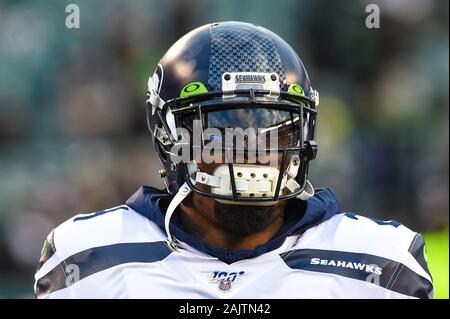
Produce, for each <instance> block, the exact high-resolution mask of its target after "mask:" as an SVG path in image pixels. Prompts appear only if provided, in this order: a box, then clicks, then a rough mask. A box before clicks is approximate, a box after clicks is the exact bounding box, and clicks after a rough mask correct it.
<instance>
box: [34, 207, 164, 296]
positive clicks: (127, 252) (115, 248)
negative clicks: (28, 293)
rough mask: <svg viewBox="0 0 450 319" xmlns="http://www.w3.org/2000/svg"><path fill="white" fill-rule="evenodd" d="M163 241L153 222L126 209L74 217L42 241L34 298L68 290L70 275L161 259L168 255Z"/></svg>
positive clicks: (84, 274)
mask: <svg viewBox="0 0 450 319" xmlns="http://www.w3.org/2000/svg"><path fill="white" fill-rule="evenodd" d="M164 240H165V235H164V233H163V231H162V230H161V229H160V228H159V227H158V226H157V225H156V224H155V223H154V222H152V221H150V220H149V219H147V218H146V217H144V216H142V215H140V214H139V213H137V212H135V211H134V210H133V209H131V208H130V207H128V206H126V205H121V206H117V207H113V208H110V209H106V210H101V211H97V212H94V213H90V214H78V215H75V216H73V217H72V218H70V219H68V220H67V221H65V222H63V223H62V224H60V225H59V226H58V227H56V228H55V229H53V230H52V231H51V232H50V234H49V235H48V236H47V238H46V240H45V241H44V246H43V248H42V251H41V257H40V260H39V264H38V268H37V271H36V274H35V286H34V289H35V294H36V296H38V297H41V296H45V295H48V294H49V293H51V292H53V291H56V290H58V289H62V288H64V287H68V286H70V284H71V283H70V282H68V281H71V280H72V281H74V280H75V281H76V278H72V277H71V273H73V272H74V271H78V272H79V271H81V272H82V274H80V275H81V276H86V275H88V274H89V273H90V272H92V271H91V270H93V269H95V270H96V271H98V270H101V269H106V268H108V267H111V266H114V264H117V263H121V262H123V260H122V259H123V258H132V259H133V258H137V260H139V259H142V258H146V259H148V258H158V259H159V258H164V257H165V256H166V255H167V254H168V252H167V251H168V249H166V246H165V244H164V243H163V241H164ZM144 251H145V255H142V254H141V252H144ZM136 254H139V256H135V255H136ZM101 256H103V257H107V258H102V257H101ZM114 256H116V257H117V258H115V257H114ZM106 260H107V261H108V262H109V264H108V263H107V262H106ZM74 265H76V267H72V266H74ZM71 267H72V268H74V269H72V268H71ZM75 268H77V269H75Z"/></svg>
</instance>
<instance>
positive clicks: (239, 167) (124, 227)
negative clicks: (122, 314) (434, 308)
mask: <svg viewBox="0 0 450 319" xmlns="http://www.w3.org/2000/svg"><path fill="white" fill-rule="evenodd" d="M318 105H319V94H318V92H317V91H316V90H315V89H313V87H312V86H311V83H310V80H309V77H308V74H307V72H306V71H305V68H304V66H303V64H302V62H301V60H300V59H299V57H298V56H297V54H296V53H295V51H294V50H293V49H292V48H291V47H290V46H289V45H288V44H287V43H286V42H285V41H284V40H283V39H282V38H280V37H279V36H277V35H276V34H274V33H272V32H271V31H269V30H267V29H265V28H263V27H260V26H257V25H253V24H248V23H241V22H221V23H213V24H208V25H204V26H202V27H199V28H197V29H195V30H193V31H191V32H190V33H188V34H187V35H185V36H184V37H182V38H181V39H180V40H178V41H177V42H176V43H175V44H174V45H173V46H172V47H171V48H170V49H169V50H168V52H167V53H166V54H165V55H164V56H163V57H162V59H161V61H160V63H159V64H158V65H157V67H156V70H155V71H154V73H153V74H152V75H151V76H150V77H149V80H148V93H147V100H146V106H147V123H148V126H149V129H150V132H151V137H152V139H153V142H154V146H155V150H156V152H157V154H158V156H159V159H160V161H161V164H162V167H163V168H162V169H161V170H160V172H159V173H160V175H161V177H162V178H163V179H164V182H165V185H166V189H165V190H164V191H162V190H158V189H156V188H153V187H149V186H143V187H141V188H140V189H139V190H138V191H137V192H136V193H135V194H134V195H132V196H131V197H130V198H129V199H128V200H127V201H126V202H125V203H124V204H123V205H121V206H118V207H115V208H111V209H107V210H103V211H98V212H95V213H91V214H81V215H77V216H75V217H73V218H71V219H69V220H68V221H66V222H64V223H63V224H61V225H60V226H58V227H57V228H55V229H54V230H53V231H52V232H51V233H50V234H49V236H48V237H47V240H46V241H45V244H44V247H43V250H42V256H41V259H40V263H39V267H38V270H37V272H36V275H35V287H34V288H35V293H36V295H37V297H38V298H432V297H433V283H432V278H431V275H430V272H429V271H428V268H427V262H426V255H425V244H424V241H423V238H422V236H421V235H420V234H418V233H416V232H414V231H412V230H410V229H408V228H407V227H405V226H403V225H401V224H399V223H397V222H395V221H379V220H375V219H371V218H367V217H363V216H361V215H359V214H355V213H353V212H345V211H342V210H341V209H340V207H339V204H338V202H337V200H336V198H335V196H334V194H333V192H332V191H331V190H330V189H329V188H314V187H313V186H312V185H311V183H310V182H309V180H308V167H309V162H310V161H311V160H313V159H314V158H315V157H316V154H317V143H316V125H317V112H318ZM323 107H326V105H324V106H323Z"/></svg>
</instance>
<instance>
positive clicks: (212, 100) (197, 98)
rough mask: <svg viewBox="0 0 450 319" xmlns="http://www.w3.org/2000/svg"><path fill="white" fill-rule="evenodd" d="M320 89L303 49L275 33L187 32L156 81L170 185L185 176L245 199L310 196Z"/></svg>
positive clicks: (155, 111)
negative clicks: (313, 83) (301, 52)
mask: <svg viewBox="0 0 450 319" xmlns="http://www.w3.org/2000/svg"><path fill="white" fill-rule="evenodd" d="M318 97H319V96H318V92H317V91H315V90H313V89H312V87H311V84H310V80H309V77H308V74H307V73H306V70H305V68H304V66H303V64H302V62H301V60H300V58H299V57H298V55H297V54H296V53H295V51H294V50H293V49H292V48H291V47H290V46H289V45H288V44H287V43H286V42H285V41H284V40H283V39H282V38H280V37H279V36H277V35H276V34H274V33H273V32H271V31H269V30H267V29H265V28H263V27H260V26H257V25H254V24H249V23H242V22H220V23H213V24H208V25H204V26H201V27H199V28H197V29H195V30H193V31H191V32H189V33H188V34H186V35H185V36H183V37H182V38H181V39H179V40H178V41H177V42H176V43H175V44H174V45H173V46H172V47H171V48H170V49H169V50H168V51H167V53H166V54H165V55H164V56H163V57H162V59H161V60H160V62H159V64H158V66H157V67H156V70H155V72H154V73H153V75H152V76H151V77H150V78H149V81H148V92H147V101H146V105H147V122H148V126H149V129H150V132H151V134H152V137H153V141H154V146H155V149H156V152H157V154H158V156H159V159H160V161H161V163H162V165H163V169H162V170H160V174H161V176H162V177H163V178H164V180H165V183H166V186H167V189H168V191H169V192H170V193H172V194H176V193H177V192H178V191H179V189H180V187H181V186H182V185H184V184H185V185H186V186H187V187H189V189H190V190H192V191H195V192H197V193H199V194H202V195H204V196H209V197H213V198H215V199H216V200H218V201H219V202H221V201H222V202H226V203H239V204H244V205H245V204H247V205H270V204H273V203H275V202H277V201H278V200H282V199H288V198H293V197H300V198H301V199H305V198H306V197H307V196H311V193H313V188H312V185H311V184H310V183H309V182H308V180H307V175H308V165H309V161H310V160H312V159H314V158H315V156H316V153H317V144H316V142H315V134H316V114H317V113H316V107H317V105H318ZM236 128H239V129H236ZM230 130H234V131H233V134H235V135H234V137H233V138H231V139H228V138H227V136H226V134H227V132H231V131H230ZM236 132H237V133H236ZM272 133H273V136H272V135H270V134H272ZM275 133H276V134H275ZM236 134H237V135H239V134H240V135H242V136H237V135H236ZM268 135H270V137H269V136H268ZM224 136H225V138H224ZM251 137H255V138H256V141H257V142H256V144H255V143H253V144H252V142H251ZM263 142H264V143H263ZM273 142H276V143H273ZM267 143H269V144H270V145H267ZM211 145H212V146H213V147H212V146H211ZM252 145H253V146H256V147H254V148H256V156H255V157H256V158H253V157H252V156H251V155H252V154H250V153H251V152H250V151H251V146H252ZM261 145H262V146H261ZM273 145H275V146H273ZM205 154H207V155H211V156H212V157H213V158H214V160H215V161H214V162H211V160H209V161H208V160H205V156H204V155H205ZM253 155H254V154H253ZM263 155H264V156H266V157H265V160H263V159H262V158H263ZM252 158H253V161H252ZM269 158H270V159H271V160H270V161H269V160H268V159H269ZM239 159H240V161H239ZM273 159H276V161H275V162H274V161H272V160H273ZM274 163H275V164H274ZM190 190H189V191H190Z"/></svg>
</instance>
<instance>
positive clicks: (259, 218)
mask: <svg viewBox="0 0 450 319" xmlns="http://www.w3.org/2000/svg"><path fill="white" fill-rule="evenodd" d="M278 210H279V208H278V207H276V206H246V205H226V204H222V203H219V202H216V203H215V205H214V217H215V218H216V220H217V221H218V222H219V225H220V227H222V228H223V229H225V230H227V231H228V232H230V233H234V234H237V235H251V234H255V233H258V232H261V231H263V230H265V229H267V228H268V227H269V226H270V225H271V224H272V223H273V222H274V221H275V219H276V218H277V217H278V215H279V212H278Z"/></svg>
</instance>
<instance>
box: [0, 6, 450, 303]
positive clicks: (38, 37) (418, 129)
mask: <svg viewBox="0 0 450 319" xmlns="http://www.w3.org/2000/svg"><path fill="white" fill-rule="evenodd" d="M69 3H75V4H78V5H79V8H80V11H81V12H80V14H81V28H80V29H67V28H66V27H65V19H66V16H67V14H66V13H65V7H66V5H68V4H69ZM369 3H376V4H378V5H379V7H380V12H381V28H380V29H367V28H366V27H365V24H364V21H365V17H366V16H367V13H365V7H366V5H367V4H369ZM448 6H449V2H448V1H447V0H441V1H438V0H436V1H433V0H378V1H375V0H370V1H366V0H355V1H351V2H350V1H346V0H339V1H324V0H316V1H298V0H295V1H294V0H290V1H288V0H277V1H261V0H249V1H241V0H227V1H207V0H186V1H158V0H153V1H140V0H131V1H125V0H123V1H116V0H110V1H87V0H73V1H59V0H54V1H25V0H22V1H20V0H10V1H7V0H0V298H29V297H33V293H32V286H33V273H34V270H35V267H36V264H37V260H38V257H39V252H40V248H41V245H42V242H43V240H44V238H45V236H46V235H47V233H48V232H49V231H50V230H51V229H52V228H53V227H54V226H56V225H58V224H59V223H61V222H62V221H64V220H66V219H67V218H69V217H71V216H72V215H74V214H76V213H88V212H92V211H96V210H101V209H105V208H109V207H112V206H115V205H119V204H121V203H123V202H124V200H126V199H127V198H128V197H129V196H130V195H131V194H132V193H133V192H134V191H135V190H136V189H137V188H138V187H139V186H140V185H142V184H147V185H148V184H150V185H157V186H161V187H162V183H161V181H160V180H159V178H158V177H157V174H156V172H157V170H158V168H159V165H158V162H157V161H156V158H155V156H154V154H153V151H152V144H151V140H150V138H149V135H148V134H147V129H146V122H145V116H144V114H145V113H144V112H145V110H144V100H145V93H146V82H147V77H148V75H149V74H151V73H152V72H153V70H154V67H155V65H156V63H157V61H158V60H159V58H160V57H161V55H162V54H163V53H164V52H165V50H167V48H168V47H169V46H170V45H171V44H172V43H173V42H174V41H175V40H176V39H177V38H179V37H180V36H181V35H183V34H185V33H186V32H187V31H189V30H191V29H193V28H195V27H197V26H200V25H202V24H205V23H208V22H214V21H223V20H242V21H247V22H253V23H256V24H260V25H262V26H265V27H267V28H269V29H271V30H273V31H274V32H276V33H278V34H279V35H281V36H282V37H284V38H285V39H286V40H287V41H288V42H289V43H291V44H292V46H293V47H294V48H295V49H296V50H297V52H298V53H299V55H300V57H301V58H302V59H303V61H304V63H305V65H306V67H307V69H308V71H309V75H310V77H311V78H312V81H313V85H314V87H315V88H317V89H319V91H320V92H321V105H320V113H319V114H320V115H319V116H320V120H319V140H318V142H319V155H318V159H317V160H316V161H315V162H313V163H312V172H311V179H312V182H313V184H314V185H316V186H330V187H332V188H333V189H334V191H335V193H336V194H337V196H338V198H339V199H340V202H341V205H342V207H343V208H344V209H346V210H353V211H355V212H357V213H359V214H362V215H367V216H371V217H376V218H379V219H396V220H398V221H400V222H402V223H403V224H405V225H406V226H408V227H410V228H413V229H415V230H417V231H420V232H422V233H424V234H425V238H426V240H427V244H428V255H429V263H430V267H431V271H432V274H433V277H434V280H435V282H436V296H437V297H440V298H448V284H449V279H448V272H449V265H448V242H449V238H448V221H449V216H448V211H449V195H448V193H449V183H448V174H449V157H448V155H449V152H448V150H449V148H448V145H449V119H448V115H449V114H448V112H449V93H448V92H449V90H448V88H449V81H448V79H449V73H448V71H449V62H448V58H449V35H448V34H449V33H448V31H449V30H448V27H449V25H448V12H449V11H448V9H449V8H448ZM80 235H81V236H83V234H80Z"/></svg>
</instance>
